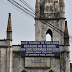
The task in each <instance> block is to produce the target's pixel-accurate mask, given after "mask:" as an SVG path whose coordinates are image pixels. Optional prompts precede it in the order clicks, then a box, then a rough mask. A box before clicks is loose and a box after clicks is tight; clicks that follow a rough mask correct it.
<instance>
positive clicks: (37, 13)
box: [35, 0, 40, 18]
mask: <svg viewBox="0 0 72 72" xmlns="http://www.w3.org/2000/svg"><path fill="white" fill-rule="evenodd" d="M35 17H36V18H39V17H40V4H39V0H36V6H35Z"/></svg>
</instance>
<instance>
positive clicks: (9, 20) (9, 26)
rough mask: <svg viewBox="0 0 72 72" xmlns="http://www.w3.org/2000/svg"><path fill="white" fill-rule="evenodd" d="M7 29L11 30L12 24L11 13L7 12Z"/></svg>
mask: <svg viewBox="0 0 72 72" xmlns="http://www.w3.org/2000/svg"><path fill="white" fill-rule="evenodd" d="M7 31H12V26H11V13H9V19H8V26H7Z"/></svg>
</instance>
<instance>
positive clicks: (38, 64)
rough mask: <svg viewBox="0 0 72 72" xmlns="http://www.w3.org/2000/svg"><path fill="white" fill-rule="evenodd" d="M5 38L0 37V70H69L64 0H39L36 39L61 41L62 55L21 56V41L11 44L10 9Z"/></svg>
mask: <svg viewBox="0 0 72 72" xmlns="http://www.w3.org/2000/svg"><path fill="white" fill-rule="evenodd" d="M6 33H7V35H6V36H7V37H6V39H3V40H2V39H0V72H70V48H69V46H70V45H69V33H68V26H67V21H66V18H65V3H64V0H36V5H35V41H46V36H47V35H48V34H50V36H51V41H59V53H60V55H59V56H47V57H46V56H45V57H44V56H43V57H39V56H37V57H36V56H35V57H34V56H33V57H25V56H21V45H12V25H11V13H9V18H8V25H7V31H6Z"/></svg>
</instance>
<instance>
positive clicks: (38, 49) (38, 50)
mask: <svg viewBox="0 0 72 72" xmlns="http://www.w3.org/2000/svg"><path fill="white" fill-rule="evenodd" d="M21 56H42V57H43V56H60V53H59V41H22V42H21Z"/></svg>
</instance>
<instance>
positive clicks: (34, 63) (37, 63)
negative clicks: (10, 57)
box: [25, 57, 50, 68]
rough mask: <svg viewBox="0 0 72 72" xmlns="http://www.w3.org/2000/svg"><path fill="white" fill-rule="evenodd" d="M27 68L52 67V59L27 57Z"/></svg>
mask: <svg viewBox="0 0 72 72" xmlns="http://www.w3.org/2000/svg"><path fill="white" fill-rule="evenodd" d="M25 67H45V68H46V67H50V58H46V57H25Z"/></svg>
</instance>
